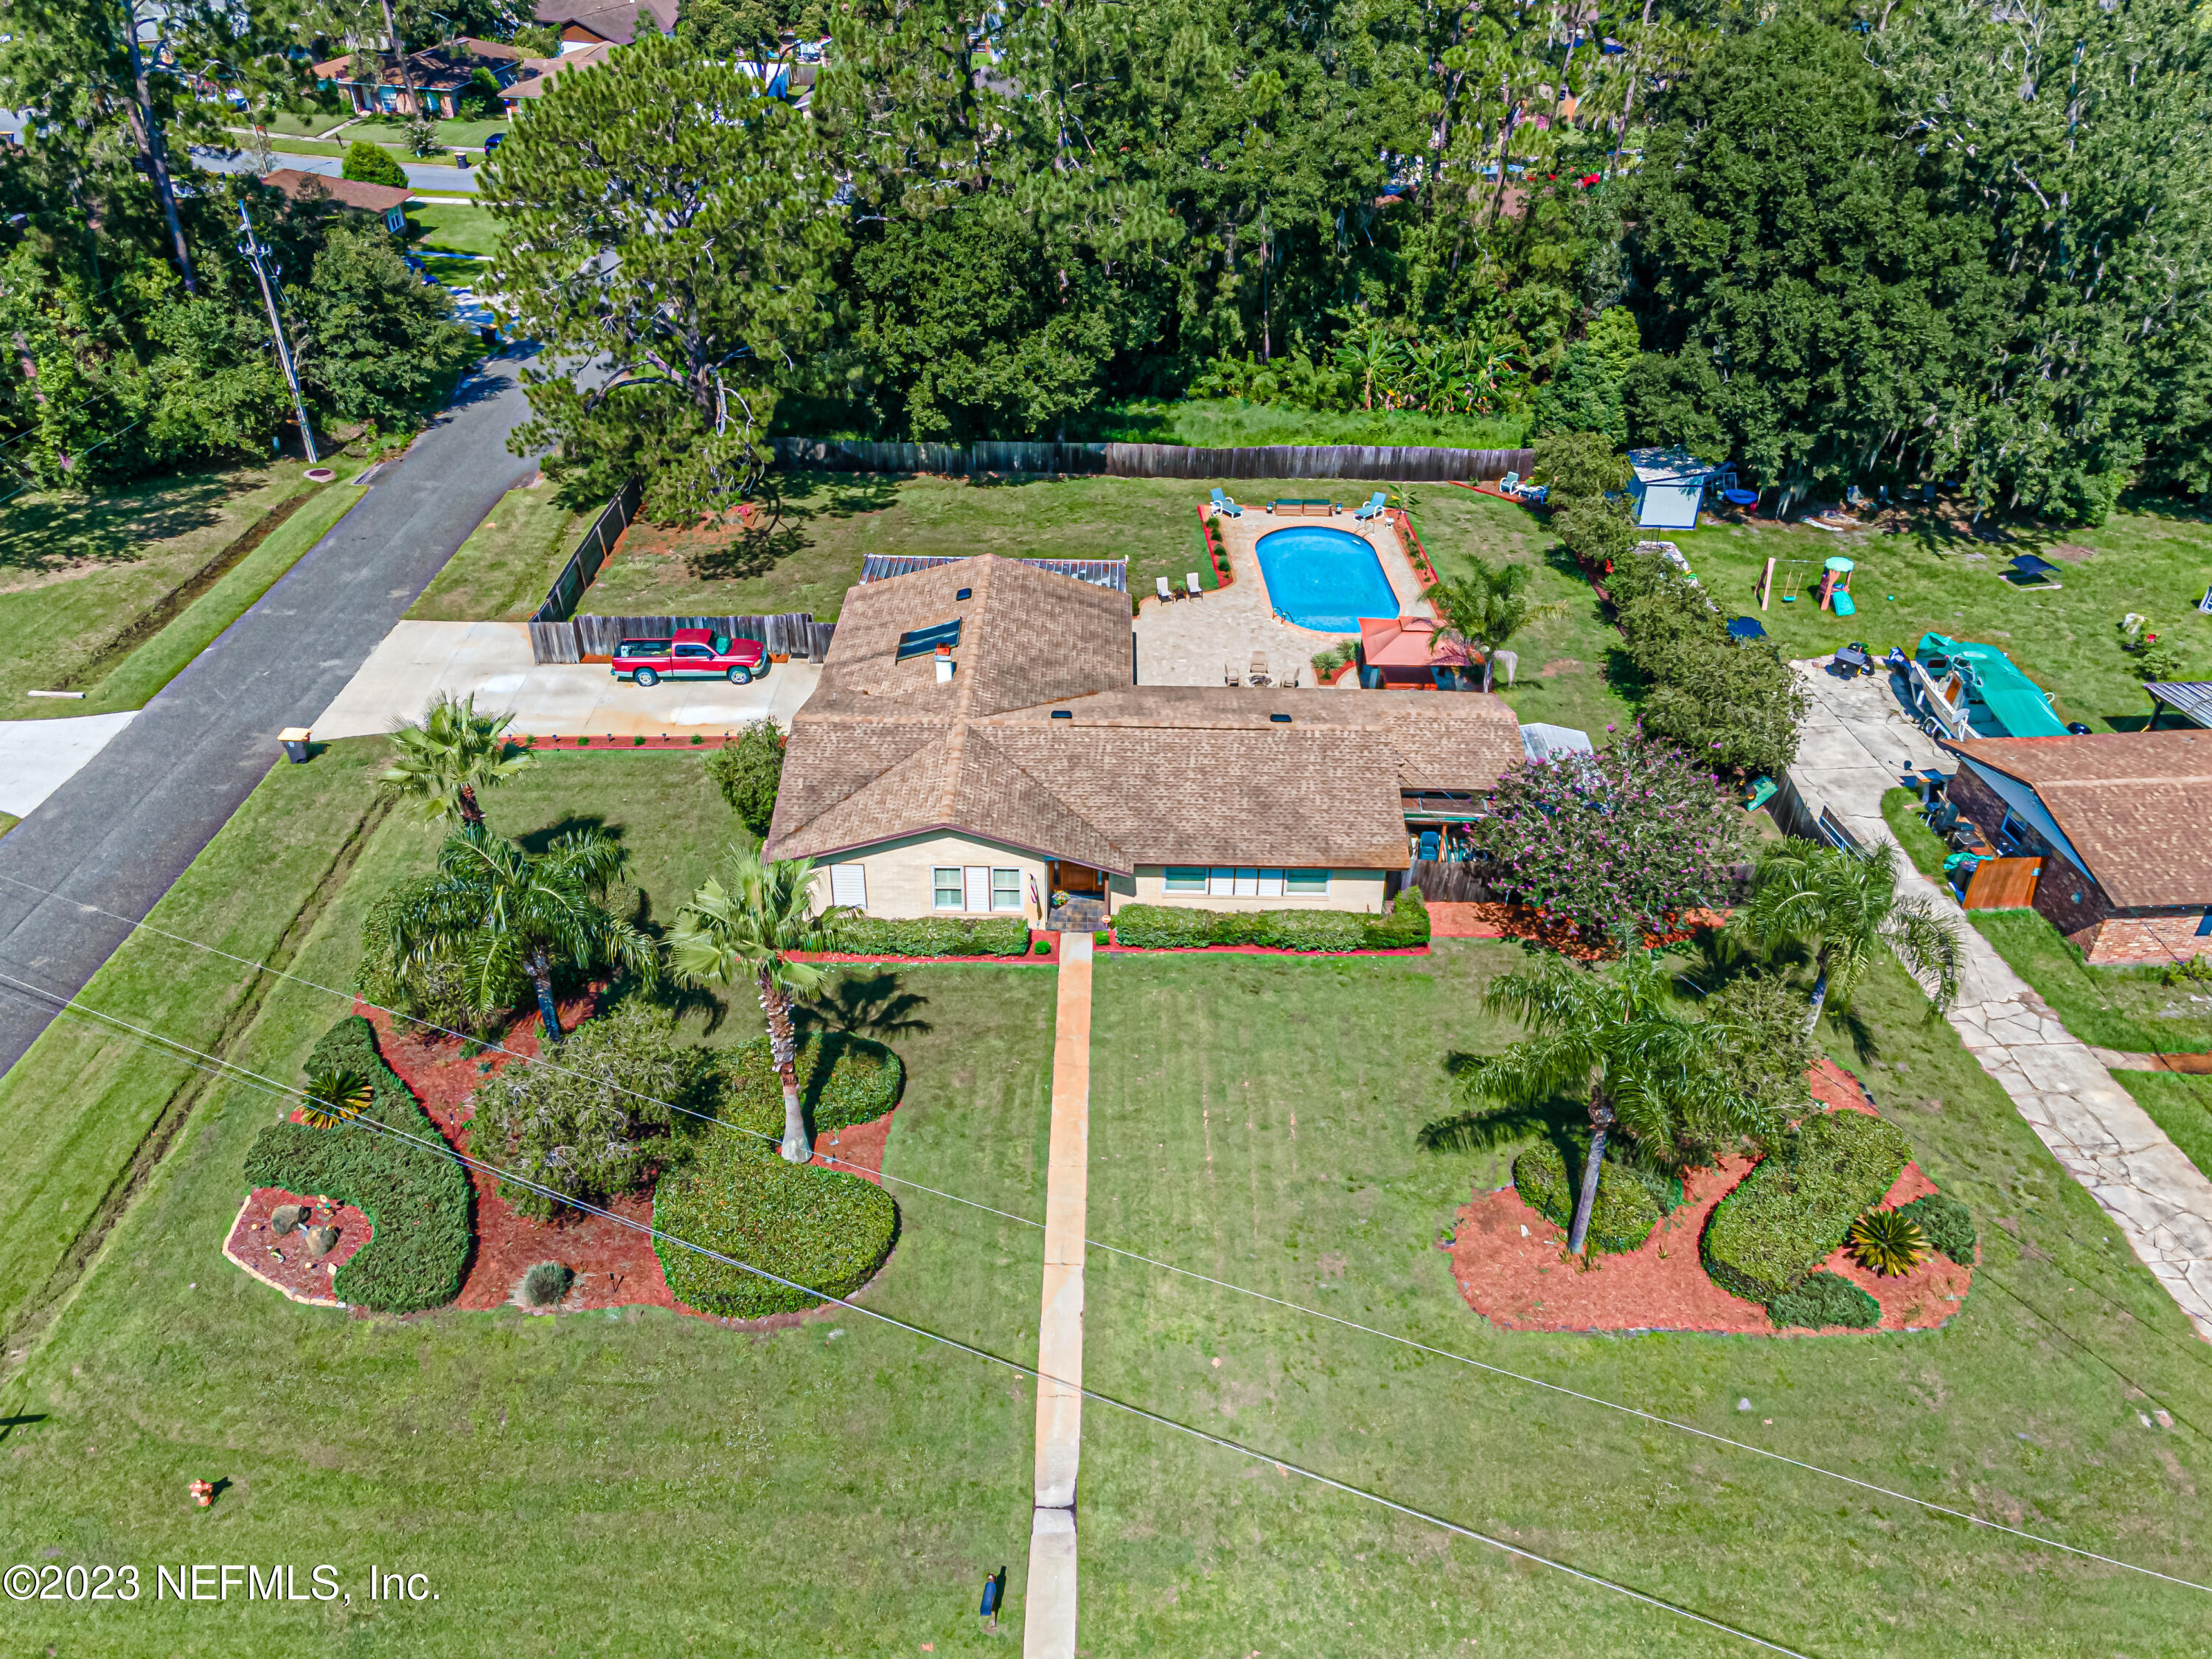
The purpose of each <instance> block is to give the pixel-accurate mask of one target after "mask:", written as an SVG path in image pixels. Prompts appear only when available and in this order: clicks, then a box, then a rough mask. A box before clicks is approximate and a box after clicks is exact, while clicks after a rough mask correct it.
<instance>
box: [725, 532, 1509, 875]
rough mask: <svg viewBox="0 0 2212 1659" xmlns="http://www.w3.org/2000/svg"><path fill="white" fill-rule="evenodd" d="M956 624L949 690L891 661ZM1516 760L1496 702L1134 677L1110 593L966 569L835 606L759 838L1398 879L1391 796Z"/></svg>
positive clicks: (1126, 633) (839, 846)
mask: <svg viewBox="0 0 2212 1659" xmlns="http://www.w3.org/2000/svg"><path fill="white" fill-rule="evenodd" d="M963 588H965V589H967V590H968V592H969V598H968V599H965V600H962V599H959V598H958V594H959V592H960V591H961V590H962V589H963ZM955 617H957V618H959V620H960V621H961V623H962V631H961V643H960V644H959V645H958V646H957V647H956V648H955V649H954V652H953V658H954V671H953V675H952V679H951V683H950V684H942V683H939V680H938V678H937V665H936V661H935V659H933V657H918V658H914V659H909V660H908V661H905V662H900V661H898V660H897V659H896V649H897V641H898V638H899V636H900V635H902V634H904V633H907V632H910V631H912V630H913V629H917V628H927V627H929V626H932V625H933V624H936V623H945V622H948V621H951V620H952V619H953V618H955ZM1521 759H1522V748H1521V741H1520V732H1519V728H1518V727H1517V726H1516V724H1515V722H1514V718H1513V714H1512V711H1511V710H1510V708H1507V707H1506V706H1505V704H1504V702H1503V701H1502V700H1501V699H1499V698H1497V697H1495V696H1483V695H1481V694H1480V693H1461V694H1457V695H1455V696H1418V695H1412V694H1402V693H1401V694H1395V695H1392V694H1384V693H1380V692H1348V691H1337V690H1304V691H1285V690H1273V691H1261V690H1241V689H1231V688H1225V687H1224V688H1216V687H1206V686H1152V685H1147V686H1139V685H1136V684H1132V681H1131V652H1130V628H1129V606H1128V600H1127V598H1126V597H1125V596H1123V595H1122V594H1121V593H1118V592H1114V591H1112V590H1111V589H1105V588H1098V587H1093V586H1089V585H1088V584H1086V583H1084V582H1082V581H1079V580H1074V579H1073V578H1071V577H1067V576H1062V575H1058V574H1053V573H1051V572H1049V571H1045V570H1040V569H1037V568H1035V567H1034V566H1031V565H1028V564H1024V563H1022V562H1018V561H1015V560H1011V559H1002V558H998V557H996V556H981V557H977V558H971V559H963V560H960V561H957V562H954V563H951V564H947V565H941V566H938V567H935V568H929V569H925V570H919V571H915V572H914V573H912V574H907V575H901V576H894V577H890V578H889V579H886V580H878V581H873V582H870V583H868V584H867V585H866V586H860V587H855V588H854V589H853V590H852V591H851V592H849V593H848V595H847V598H846V601H845V608H844V611H843V613H842V616H841V617H840V618H839V620H838V623H837V632H836V637H835V639H834V641H832V643H831V646H830V650H829V659H828V660H827V661H826V662H825V663H824V664H823V673H822V680H821V684H820V686H819V687H818V689H817V690H816V692H815V694H814V695H813V696H811V698H809V699H808V700H807V702H806V703H805V706H804V707H803V708H800V710H799V713H798V714H796V715H795V716H794V717H793V721H792V733H791V741H790V744H789V746H788V748H787V751H786V755H785V760H784V772H783V783H782V787H781V790H780V791H779V792H778V794H777V799H776V810H775V821H774V822H773V823H771V824H770V826H769V840H768V846H769V852H770V853H771V854H772V855H773V856H775V857H778V858H797V857H823V856H829V855H835V854H840V853H845V852H849V851H853V850H855V849H857V848H862V847H866V846H870V845H874V844H878V843H880V842H885V841H890V840H896V839H899V838H902V837H904V836H915V835H922V834H927V833H930V832H933V831H939V830H944V831H957V832H959V833H962V834H966V835H970V836H977V837H980V838H981V839H985V840H988V841H994V842H999V843H1000V844H1002V845H1006V846H1010V847H1017V848H1025V849H1028V850H1030V851H1031V852H1034V853H1036V854H1041V855H1043V856H1048V857H1053V858H1062V859H1067V860H1072V861H1075V862H1079V863H1083V864H1086V865H1090V866H1093V867H1095V868H1098V869H1103V870H1109V871H1113V872H1120V873H1125V874H1126V873H1127V872H1131V871H1133V869H1134V868H1135V867H1136V866H1138V865H1140V864H1147V865H1149V864H1208V865H1211V864H1222V863H1235V864H1263V865H1284V866H1334V867H1342V868H1352V869H1397V868H1402V867H1404V866H1405V864H1406V861H1407V854H1406V839H1405V820H1404V816H1403V813H1402V811H1401V807H1400V804H1399V795H1400V791H1401V789H1404V788H1459V789H1469V788H1481V789H1487V788H1490V787H1492V786H1493V785H1495V783H1496V782H1497V781H1498V776H1499V775H1500V774H1501V773H1503V772H1504V771H1505V770H1507V769H1509V768H1510V767H1512V766H1514V765H1516V764H1518V763H1520V761H1521Z"/></svg>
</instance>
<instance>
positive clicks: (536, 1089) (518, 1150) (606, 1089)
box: [469, 1001, 703, 1220]
mask: <svg viewBox="0 0 2212 1659" xmlns="http://www.w3.org/2000/svg"><path fill="white" fill-rule="evenodd" d="M702 1065H703V1057H702V1054H701V1053H700V1051H699V1050H698V1049H697V1048H692V1047H690V1045H688V1044H686V1043H684V1042H679V1041H678V1038H677V1035H676V1022H675V1021H674V1020H673V1019H671V1018H670V1017H669V1015H668V1014H667V1012H665V1010H662V1009H659V1008H654V1007H652V1006H649V1005H647V1004H645V1003H641V1002H636V1001H630V1002H625V1003H623V1005H622V1006H619V1007H617V1008H616V1009H615V1010H614V1011H613V1012H611V1013H606V1014H602V1015H600V1016H599V1018H596V1019H587V1020H586V1021H585V1022H584V1023H583V1024H581V1025H580V1026H578V1027H577V1028H576V1029H575V1030H574V1031H573V1032H572V1033H570V1034H569V1036H568V1041H567V1042H563V1043H562V1045H561V1054H560V1064H559V1069H557V1070H556V1068H555V1067H553V1066H509V1067H508V1068H507V1070H505V1071H503V1072H501V1073H496V1074H495V1075H494V1076H493V1077H491V1078H489V1079H486V1080H485V1081H484V1082H483V1084H482V1085H479V1086H478V1088H477V1091H476V1096H475V1100H474V1104H475V1107H476V1118H475V1121H473V1122H472V1123H471V1126H470V1130H469V1149H470V1151H471V1152H473V1153H474V1154H475V1155H476V1156H477V1157H478V1158H483V1159H485V1160H486V1161H487V1162H489V1163H493V1164H499V1165H500V1166H501V1167H502V1168H504V1169H507V1170H513V1171H514V1172H515V1173H516V1174H517V1175H519V1176H525V1177H526V1178H527V1179H528V1180H530V1181H532V1182H538V1184H539V1185H541V1186H545V1187H550V1188H553V1189H554V1190H555V1191H556V1192H559V1193H561V1194H565V1195H566V1196H567V1197H568V1198H571V1199H576V1200H581V1201H583V1202H586V1203H592V1204H597V1203H600V1202H602V1201H604V1200H605V1199H607V1198H609V1197H611V1196H612V1195H613V1194H617V1193H621V1192H626V1191H628V1190H629V1189H630V1188H633V1187H635V1186H636V1185H638V1184H639V1182H641V1181H643V1180H644V1179H645V1176H646V1171H647V1165H648V1164H650V1163H651V1161H652V1159H653V1154H654V1152H655V1151H656V1149H657V1145H658V1142H659V1138H660V1137H662V1136H665V1134H666V1133H668V1127H669V1125H670V1124H671V1122H672V1121H674V1120H673V1118H672V1117H671V1113H670V1107H671V1106H672V1105H682V1104H684V1103H686V1102H687V1100H688V1098H689V1097H690V1096H691V1095H693V1094H694V1093H696V1091H697V1088H698V1085H699V1080H700V1074H701V1071H702ZM499 1195H500V1196H501V1198H503V1199H505V1200H507V1202H508V1203H509V1204H511V1205H513V1206H514V1208H515V1209H516V1211H517V1212H520V1213H521V1214H523V1215H527V1216H534V1217H536V1218H538V1219H540V1220H548V1219H550V1218H552V1217H553V1216H555V1215H556V1214H557V1213H559V1212H560V1211H561V1210H562V1207H563V1206H562V1203H561V1201H560V1200H558V1199H555V1198H550V1197H548V1196H547V1195H546V1194H544V1193H542V1192H538V1191H536V1190H534V1189H533V1188H530V1187H526V1186H523V1185H521V1184H520V1183H518V1182H509V1181H506V1180H502V1181H501V1182H500V1184H499Z"/></svg>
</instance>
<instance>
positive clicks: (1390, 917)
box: [1114, 888, 1429, 951]
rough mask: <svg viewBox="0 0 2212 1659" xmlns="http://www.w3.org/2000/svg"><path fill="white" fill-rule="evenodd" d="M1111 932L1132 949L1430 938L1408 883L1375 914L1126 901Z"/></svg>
mask: <svg viewBox="0 0 2212 1659" xmlns="http://www.w3.org/2000/svg"><path fill="white" fill-rule="evenodd" d="M1114 936H1115V939H1119V940H1120V941H1121V944H1122V945H1124V946H1126V947H1127V948H1128V949H1130V950H1135V951H1164V950H1175V949H1188V948H1193V947H1195V946H1200V945H1264V946H1267V947H1269V948H1271V949H1273V950H1278V951H1381V950H1400V949H1403V948H1406V947H1407V946H1410V945H1426V944H1427V943H1428V942H1429V912H1428V908H1427V907H1426V906H1425V904H1424V903H1423V902H1421V896H1420V894H1419V892H1417V891H1415V890H1413V889H1412V888H1408V889H1407V890H1406V891H1404V892H1402V893H1401V894H1399V896H1398V897H1397V899H1396V901H1395V903H1394V904H1393V905H1392V907H1391V908H1390V909H1389V911H1387V912H1385V913H1384V914H1383V915H1379V916H1372V915H1364V914H1363V913H1362V912H1360V911H1358V910H1188V909H1185V908H1182V906H1180V905H1173V904H1130V905H1124V906H1123V907H1122V908H1121V909H1120V910H1117V911H1115V914H1114Z"/></svg>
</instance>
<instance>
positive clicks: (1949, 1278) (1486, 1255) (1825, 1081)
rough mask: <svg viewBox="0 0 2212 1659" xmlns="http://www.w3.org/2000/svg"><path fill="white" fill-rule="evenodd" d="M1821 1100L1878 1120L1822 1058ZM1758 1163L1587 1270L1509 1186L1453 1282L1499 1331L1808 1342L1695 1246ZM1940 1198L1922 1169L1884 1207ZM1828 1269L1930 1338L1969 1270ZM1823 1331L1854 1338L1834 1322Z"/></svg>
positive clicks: (1478, 1210) (1717, 1180)
mask: <svg viewBox="0 0 2212 1659" xmlns="http://www.w3.org/2000/svg"><path fill="white" fill-rule="evenodd" d="M1807 1075H1808V1081H1809V1082H1810V1083H1811V1084H1812V1087H1813V1096H1814V1099H1816V1100H1818V1101H1820V1102H1822V1103H1824V1104H1826V1105H1828V1106H1829V1107H1831V1108H1841V1109H1847V1110H1852V1111H1861V1112H1871V1111H1872V1110H1873V1108H1872V1107H1871V1106H1870V1105H1869V1104H1868V1103H1867V1101H1866V1099H1865V1097H1864V1096H1863V1093H1862V1092H1861V1091H1860V1089H1859V1085H1858V1084H1857V1080H1856V1079H1853V1078H1852V1077H1851V1075H1850V1073H1848V1072H1846V1071H1844V1070H1843V1069H1842V1068H1841V1067H1840V1066H1837V1065H1835V1064H1834V1063H1833V1062H1832V1061H1830V1060H1821V1061H1820V1063H1819V1064H1818V1065H1816V1066H1814V1067H1813V1069H1812V1070H1811V1072H1809V1073H1808V1074H1807ZM1751 1167H1752V1160H1751V1159H1749V1158H1728V1159H1725V1160H1723V1163H1722V1164H1721V1166H1720V1167H1719V1168H1718V1169H1717V1170H1699V1171H1697V1172H1696V1173H1695V1174H1693V1175H1692V1176H1690V1178H1689V1179H1688V1181H1687V1182H1685V1183H1684V1190H1683V1202H1682V1205H1681V1207H1680V1208H1679V1209H1677V1210H1676V1211H1675V1212H1674V1214H1672V1215H1670V1216H1668V1217H1667V1218H1665V1219H1664V1220H1662V1221H1661V1222H1660V1224H1659V1225H1658V1226H1657V1227H1656V1228H1654V1229H1653V1230H1652V1233H1651V1237H1650V1238H1649V1239H1647V1240H1645V1241H1644V1244H1643V1246H1642V1248H1641V1249H1636V1250H1632V1251H1630V1252H1629V1253H1628V1254H1626V1255H1599V1256H1593V1257H1592V1258H1591V1261H1592V1264H1593V1265H1592V1266H1591V1267H1589V1268H1588V1269H1584V1268H1583V1267H1582V1266H1581V1265H1580V1263H1579V1261H1577V1258H1575V1257H1573V1256H1570V1255H1567V1253H1566V1242H1567V1236H1566V1233H1565V1231H1564V1230H1563V1229H1561V1228H1559V1227H1555V1226H1553V1225H1552V1224H1551V1223H1550V1222H1548V1221H1547V1220H1545V1219H1544V1218H1543V1217H1542V1216H1541V1215H1539V1214H1538V1213H1537V1212H1535V1211H1534V1210H1532V1209H1530V1208H1529V1207H1528V1205H1527V1204H1525V1203H1523V1202H1522V1200H1521V1196H1520V1194H1517V1193H1516V1192H1515V1191H1514V1190H1513V1188H1510V1187H1505V1188H1500V1189H1499V1190H1498V1191H1497V1192H1494V1193H1483V1194H1479V1195H1477V1197H1476V1198H1475V1200H1474V1202H1473V1203H1471V1204H1469V1205H1468V1206H1465V1207H1464V1208H1463V1209H1462V1210H1461V1211H1460V1212H1459V1215H1458V1218H1457V1219H1458V1224H1459V1230H1458V1233H1457V1235H1456V1237H1455V1242H1454V1243H1452V1244H1451V1246H1450V1247H1449V1249H1450V1251H1451V1258H1452V1276H1453V1277H1454V1278H1455V1279H1457V1280H1458V1281H1459V1286H1460V1291H1461V1293H1462V1295H1464V1296H1465V1297H1467V1300H1468V1305H1469V1306H1470V1307H1472V1308H1473V1309H1474V1310H1475V1311H1476V1312H1477V1313H1479V1314H1480V1315H1482V1316H1484V1317H1485V1318H1486V1319H1488V1320H1490V1321H1491V1322H1492V1323H1493V1324H1497V1325H1500V1326H1503V1327H1504V1328H1506V1329H1508V1330H1516V1331H1577V1332H1589V1333H1597V1332H1616V1333H1622V1332H1625V1333H1631V1334H1633V1333H1638V1332H1643V1331H1720V1332H1728V1333H1732V1334H1736V1335H1740V1336H1784V1335H1788V1336H1804V1335H1808V1334H1812V1333H1809V1332H1806V1331H1802V1330H1790V1331H1778V1330H1776V1329H1775V1328H1774V1326H1773V1323H1772V1322H1771V1321H1770V1320H1769V1319H1768V1318H1767V1316H1766V1310H1765V1308H1763V1307H1761V1306H1760V1305H1759V1304H1757V1303H1755V1302H1746V1301H1744V1300H1743V1299H1742V1298H1741V1297H1735V1296H1731V1295H1730V1294H1729V1292H1728V1291H1724V1290H1723V1289H1722V1288H1721V1287H1720V1286H1719V1285H1716V1284H1715V1283H1713V1281H1712V1280H1711V1279H1710V1278H1708V1277H1707V1276H1706V1273H1705V1266H1704V1264H1703V1263H1702V1262H1701V1261H1699V1255H1698V1240H1699V1237H1700V1236H1701V1235H1702V1234H1703V1232H1704V1231H1705V1219H1706V1218H1707V1217H1708V1216H1710V1215H1711V1214H1712V1212H1713V1206H1714V1205H1716V1204H1717V1203H1719V1202H1720V1200H1721V1198H1722V1196H1723V1194H1726V1193H1727V1192H1728V1191H1729V1188H1733V1187H1734V1186H1735V1184H1736V1182H1739V1181H1741V1180H1742V1179H1743V1177H1744V1176H1745V1175H1746V1174H1747V1173H1748V1172H1749V1171H1750V1170H1751ZM1935 1190H1936V1183H1935V1182H1932V1181H1930V1180H1929V1179H1928V1177H1927V1176H1925V1175H1923V1173H1922V1172H1921V1170H1920V1166H1919V1165H1918V1164H1906V1165H1905V1172H1904V1173H1903V1174H1902V1175H1900V1176H1898V1178H1897V1182H1896V1184H1895V1185H1894V1186H1893V1187H1892V1188H1890V1189H1889V1194H1888V1195H1887V1197H1886V1198H1885V1199H1884V1200H1882V1201H1883V1202H1884V1203H1885V1204H1887V1205H1891V1206H1895V1205H1899V1204H1909V1203H1911V1201H1912V1200H1914V1199H1916V1198H1922V1197H1925V1196H1926V1195H1927V1194H1929V1193H1932V1192H1934V1191H1935ZM1826 1269H1827V1271H1828V1272H1830V1273H1837V1274H1839V1275H1841V1276H1842V1277H1843V1278H1845V1279H1850V1281H1851V1282H1852V1283H1853V1284H1855V1285H1858V1286H1859V1287H1860V1288H1861V1289H1863V1290H1864V1291H1866V1292H1867V1294H1868V1295H1869V1296H1871V1297H1874V1299H1875V1301H1877V1302H1879V1303H1880V1304H1881V1324H1880V1325H1879V1326H1878V1327H1877V1328H1879V1329H1881V1330H1885V1331H1915V1330H1934V1329H1936V1328H1940V1327H1942V1326H1943V1325H1945V1324H1947V1323H1948V1322H1949V1321H1950V1319H1951V1317H1952V1316H1953V1315H1954V1314H1956V1313H1957V1312H1958V1311H1959V1308H1960V1304H1963V1303H1964V1302H1965V1301H1966V1291H1967V1290H1968V1289H1969V1287H1970V1286H1971V1285H1972V1283H1973V1278H1974V1275H1973V1271H1972V1269H1971V1268H1968V1267H1960V1266H1959V1264H1958V1263H1956V1262H1954V1261H1952V1260H1951V1259H1950V1258H1949V1257H1948V1256H1944V1255H1936V1256H1932V1257H1930V1258H1929V1260H1928V1261H1925V1262H1923V1263H1922V1264H1921V1265H1920V1266H1919V1267H1917V1268H1915V1269H1914V1270H1913V1271H1912V1272H1911V1273H1906V1274H1905V1275H1903V1276H1902V1277H1900V1278H1897V1279H1883V1278H1881V1277H1880V1276H1879V1275H1877V1274H1875V1273H1869V1272H1868V1271H1867V1270H1866V1269H1865V1268H1863V1267H1860V1266H1859V1265H1858V1264H1857V1262H1855V1261H1852V1260H1851V1258H1850V1255H1848V1254H1847V1253H1846V1252H1845V1251H1844V1250H1841V1249H1838V1251H1837V1252H1836V1253H1835V1255H1832V1256H1831V1257H1830V1258H1829V1259H1828V1261H1827V1262H1826ZM1824 1334H1850V1332H1849V1331H1848V1330H1847V1329H1846V1328H1844V1327H1842V1326H1832V1327H1830V1328H1828V1331H1827V1332H1826V1333H1824Z"/></svg>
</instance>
